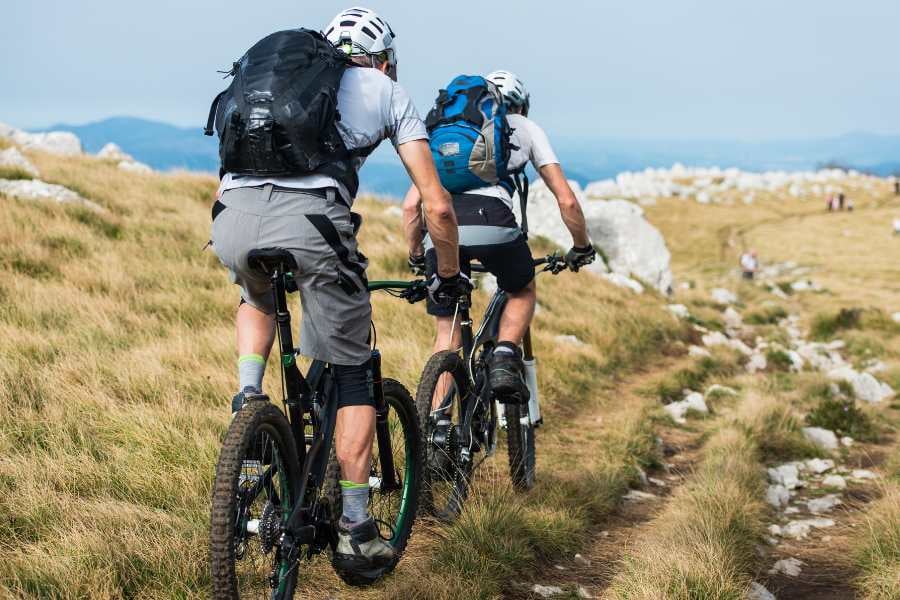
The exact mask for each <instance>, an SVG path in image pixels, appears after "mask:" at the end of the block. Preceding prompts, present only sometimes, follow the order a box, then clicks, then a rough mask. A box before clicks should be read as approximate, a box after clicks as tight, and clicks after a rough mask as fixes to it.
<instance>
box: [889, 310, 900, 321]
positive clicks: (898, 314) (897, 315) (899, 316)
mask: <svg viewBox="0 0 900 600" xmlns="http://www.w3.org/2000/svg"><path fill="white" fill-rule="evenodd" d="M891 319H893V320H894V323H900V311H897V312H895V313H894V314H892V315H891Z"/></svg>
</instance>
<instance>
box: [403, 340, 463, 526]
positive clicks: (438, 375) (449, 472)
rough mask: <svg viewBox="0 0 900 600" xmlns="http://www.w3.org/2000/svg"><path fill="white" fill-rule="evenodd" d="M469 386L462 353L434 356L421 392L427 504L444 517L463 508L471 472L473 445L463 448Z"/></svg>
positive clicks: (448, 519) (451, 517)
mask: <svg viewBox="0 0 900 600" xmlns="http://www.w3.org/2000/svg"><path fill="white" fill-rule="evenodd" d="M469 389H470V386H469V384H468V378H467V376H466V371H465V367H464V366H463V362H462V358H460V356H459V354H457V353H456V352H451V351H443V352H438V353H437V354H435V355H433V356H432V357H431V358H430V359H429V360H428V363H427V364H426V365H425V369H424V370H423V371H422V379H421V380H420V381H419V388H418V390H417V391H416V410H417V411H418V413H419V426H420V427H421V429H422V434H423V436H424V439H425V448H426V452H425V454H426V464H427V468H426V469H425V477H424V481H423V486H422V503H423V505H424V508H425V510H426V511H428V512H429V513H430V514H431V515H433V516H435V517H437V518H438V519H440V520H441V521H445V522H452V521H454V520H456V518H457V517H458V516H459V513H460V512H462V507H463V503H464V502H465V500H466V496H467V495H468V492H469V482H470V479H471V476H472V455H471V450H472V448H471V447H467V448H463V447H462V443H463V439H464V438H465V437H471V433H470V434H469V436H464V435H463V433H464V432H463V431H462V427H463V421H464V419H463V415H464V411H465V403H464V400H465V398H466V394H467V393H468V390H469Z"/></svg>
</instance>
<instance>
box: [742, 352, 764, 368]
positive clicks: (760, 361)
mask: <svg viewBox="0 0 900 600" xmlns="http://www.w3.org/2000/svg"><path fill="white" fill-rule="evenodd" d="M767 366H768V361H767V360H766V356H765V354H763V353H761V352H754V353H753V354H752V355H751V356H750V360H748V361H747V364H746V365H744V367H745V368H746V369H747V372H748V373H756V372H757V371H765V370H766V367H767Z"/></svg>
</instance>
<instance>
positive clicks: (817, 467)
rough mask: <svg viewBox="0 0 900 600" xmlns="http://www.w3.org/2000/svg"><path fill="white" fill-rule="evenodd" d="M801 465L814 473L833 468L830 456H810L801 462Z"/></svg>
mask: <svg viewBox="0 0 900 600" xmlns="http://www.w3.org/2000/svg"><path fill="white" fill-rule="evenodd" d="M803 467H804V468H805V469H806V470H807V471H812V472H813V473H815V474H816V475H821V474H822V473H824V472H826V471H830V470H831V469H833V468H834V461H833V460H831V459H830V458H810V459H809V460H807V461H806V462H805V463H803Z"/></svg>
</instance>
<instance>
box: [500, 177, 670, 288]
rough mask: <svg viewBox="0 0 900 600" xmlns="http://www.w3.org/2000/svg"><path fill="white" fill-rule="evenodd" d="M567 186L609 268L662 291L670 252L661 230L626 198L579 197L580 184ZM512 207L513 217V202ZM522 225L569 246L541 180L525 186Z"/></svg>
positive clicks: (516, 207) (556, 208)
mask: <svg viewBox="0 0 900 600" xmlns="http://www.w3.org/2000/svg"><path fill="white" fill-rule="evenodd" d="M569 184H570V185H571V186H572V189H573V191H575V194H576V196H578V197H579V200H581V206H582V210H583V211H584V216H585V220H586V221H587V225H588V232H589V233H590V236H591V239H592V240H593V242H594V244H596V245H597V246H598V247H600V248H602V249H603V252H604V253H605V254H606V256H607V258H608V259H609V268H610V270H611V271H612V272H613V273H614V274H617V275H621V276H623V277H636V278H638V279H640V280H641V281H644V282H646V283H647V284H649V285H651V286H652V287H654V288H656V289H657V290H659V291H660V292H663V293H668V292H669V291H670V289H671V287H672V271H671V268H670V266H669V263H670V261H671V255H670V253H669V249H668V248H667V247H666V242H665V240H664V239H663V237H662V234H660V233H659V230H657V229H656V228H655V227H654V226H653V225H651V224H650V223H649V222H648V221H647V220H646V219H645V218H644V211H643V209H641V207H640V206H638V205H637V204H634V203H632V202H628V201H627V200H608V201H607V200H584V195H583V194H582V193H581V188H580V186H579V185H578V184H577V183H576V182H574V181H572V182H569ZM513 205H514V211H515V212H516V214H517V217H518V216H519V215H518V212H519V203H518V202H514V203H513ZM528 226H529V230H530V231H531V232H533V233H535V234H538V235H543V236H545V237H547V238H549V239H550V240H551V241H553V242H554V243H556V244H558V245H559V246H561V247H563V248H568V247H569V246H571V245H572V236H571V234H569V231H568V229H566V227H565V225H564V224H563V222H562V219H561V218H560V216H559V205H558V204H557V202H556V199H555V198H554V197H553V194H552V193H551V192H550V190H548V189H547V187H546V185H544V183H543V182H542V181H538V182H537V183H535V184H534V185H533V186H532V187H531V191H530V194H529V197H528ZM592 270H593V271H594V272H597V270H596V269H592ZM629 287H630V286H629Z"/></svg>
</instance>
